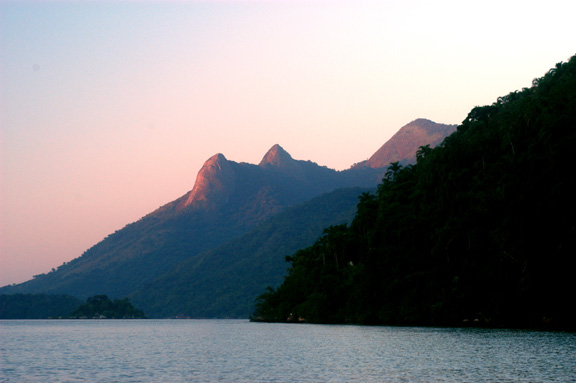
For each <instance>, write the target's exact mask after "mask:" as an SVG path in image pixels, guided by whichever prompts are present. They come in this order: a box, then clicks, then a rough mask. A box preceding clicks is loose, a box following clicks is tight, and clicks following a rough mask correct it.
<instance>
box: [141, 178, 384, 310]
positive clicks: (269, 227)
mask: <svg viewBox="0 0 576 383" xmlns="http://www.w3.org/2000/svg"><path fill="white" fill-rule="evenodd" d="M367 190H374V189H362V188H346V189H339V190H335V191H333V192H331V193H327V194H325V195H322V196H320V197H316V198H313V199H312V200H310V201H308V202H306V203H304V204H301V205H298V206H295V207H292V208H289V209H287V210H286V211H284V212H281V213H279V214H276V215H275V216H273V217H272V218H270V219H269V220H267V221H266V222H264V223H262V224H260V225H258V226H256V227H255V228H253V229H252V230H250V231H249V232H248V233H246V234H244V235H242V236H240V237H238V238H236V239H234V240H232V241H230V242H227V243H226V244H224V245H222V246H219V247H217V248H215V249H213V250H210V251H207V252H204V253H202V254H199V255H198V256H196V257H194V258H191V259H189V260H187V261H184V262H182V263H181V264H179V266H178V267H177V268H175V269H174V270H173V271H172V272H169V273H166V274H164V275H162V276H161V277H159V278H157V279H156V280H154V281H152V282H151V283H148V284H146V286H144V287H143V288H142V289H139V290H138V291H136V293H134V294H133V295H131V296H130V297H131V298H132V301H133V302H134V303H135V304H137V305H138V306H139V307H142V308H143V309H144V310H145V311H146V313H147V314H148V315H149V316H150V317H155V318H165V317H174V316H180V317H193V318H227V317H228V318H247V317H248V316H249V315H250V314H251V312H252V310H253V309H254V298H255V297H257V296H258V295H259V294H260V293H261V292H262V290H263V289H264V288H265V287H266V286H268V285H271V284H273V285H277V284H279V283H280V282H281V281H282V278H283V277H284V275H286V264H285V263H284V262H283V260H284V258H285V257H286V255H289V254H292V253H293V252H294V251H296V250H297V249H300V248H302V247H305V246H309V245H310V244H312V243H314V241H315V239H316V238H317V237H318V236H319V235H321V234H322V230H323V228H324V227H326V226H328V225H334V224H342V223H346V222H351V221H352V219H353V218H354V213H355V210H356V204H357V202H358V196H359V195H360V194H361V193H362V192H365V191H367Z"/></svg>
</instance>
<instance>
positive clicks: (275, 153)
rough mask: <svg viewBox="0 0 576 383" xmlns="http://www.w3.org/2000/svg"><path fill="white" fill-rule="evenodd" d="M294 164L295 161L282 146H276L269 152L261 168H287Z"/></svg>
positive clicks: (261, 163)
mask: <svg viewBox="0 0 576 383" xmlns="http://www.w3.org/2000/svg"><path fill="white" fill-rule="evenodd" d="M293 162H294V159H293V158H292V156H291V155H290V154H288V152H287V151H286V150H284V149H283V148H282V147H281V146H280V145H278V144H276V145H274V146H272V147H271V148H270V150H268V152H267V153H266V154H265V155H264V158H262V161H260V164H259V166H276V167H285V166H287V165H288V166H290V164H292V163H293Z"/></svg>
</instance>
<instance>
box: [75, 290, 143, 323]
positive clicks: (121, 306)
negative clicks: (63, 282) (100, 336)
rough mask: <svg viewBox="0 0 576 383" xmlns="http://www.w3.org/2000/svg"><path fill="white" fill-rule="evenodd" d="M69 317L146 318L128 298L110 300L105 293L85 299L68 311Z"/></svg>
mask: <svg viewBox="0 0 576 383" xmlns="http://www.w3.org/2000/svg"><path fill="white" fill-rule="evenodd" d="M70 317H71V318H96V319H142V318H146V315H144V312H143V311H141V310H138V309H137V308H135V307H134V306H133V305H132V303H130V299H128V298H124V299H114V301H111V300H110V299H109V298H108V297H107V296H106V295H95V296H93V297H90V298H88V299H87V300H86V303H84V304H82V305H80V306H78V307H77V308H76V309H75V310H73V311H72V312H71V313H70Z"/></svg>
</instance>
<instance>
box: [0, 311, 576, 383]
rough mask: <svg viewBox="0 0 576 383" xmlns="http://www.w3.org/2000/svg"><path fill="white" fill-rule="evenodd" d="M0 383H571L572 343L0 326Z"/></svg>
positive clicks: (560, 339)
mask: <svg viewBox="0 0 576 383" xmlns="http://www.w3.org/2000/svg"><path fill="white" fill-rule="evenodd" d="M0 382H363V383H370V382H403V383H407V382H426V383H430V382H458V383H462V382H474V383H479V382H530V383H538V382H563V383H566V382H576V334H574V333H561V332H557V333H556V332H533V331H513V330H488V329H445V328H415V327H369V326H323V325H308V324H267V323H250V322H248V321H243V320H125V321H121V320H117V321H116V320H100V321H98V320H85V321H82V320H76V321H68V320H52V321H40V320H39V321H0Z"/></svg>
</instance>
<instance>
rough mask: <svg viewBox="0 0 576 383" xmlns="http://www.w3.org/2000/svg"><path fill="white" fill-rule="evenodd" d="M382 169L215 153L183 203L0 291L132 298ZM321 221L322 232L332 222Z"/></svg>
mask: <svg viewBox="0 0 576 383" xmlns="http://www.w3.org/2000/svg"><path fill="white" fill-rule="evenodd" d="M392 160H394V158H392ZM385 170H386V168H373V167H364V168H351V169H347V170H344V171H336V170H334V169H330V168H327V167H325V166H320V165H318V164H316V163H314V162H312V161H303V160H295V159H293V158H292V156H291V155H290V154H289V153H288V152H287V151H285V150H284V149H283V148H282V147H281V146H280V145H278V144H275V145H274V146H272V147H271V148H270V149H269V150H268V151H267V152H266V154H265V155H264V156H263V158H262V160H261V161H260V163H259V164H258V165H255V164H248V163H238V162H235V161H230V160H228V159H227V158H226V157H225V156H224V155H223V154H221V153H218V154H215V155H213V156H211V157H210V158H209V159H208V160H207V161H206V162H205V163H204V165H203V166H202V168H201V169H200V171H199V172H198V174H197V177H196V180H195V183H194V186H193V188H192V189H191V190H190V191H188V192H187V193H185V194H184V195H183V196H182V197H180V198H178V199H176V200H174V201H171V202H168V203H167V204H165V205H163V206H161V207H160V208H158V209H156V210H155V211H153V212H151V213H149V214H147V215H145V216H144V217H143V218H141V219H140V220H138V221H136V222H133V223H130V224H128V225H126V226H125V227H124V228H122V229H120V230H117V231H116V232H114V233H112V234H110V235H109V236H107V237H106V238H105V239H104V240H103V241H101V242H99V243H97V244H95V245H94V246H92V247H91V248H89V249H88V250H87V251H86V252H84V253H83V254H82V255H81V256H80V257H78V258H75V259H73V260H72V261H70V262H67V263H64V264H63V265H61V266H60V267H58V268H57V269H54V271H52V272H50V273H47V274H41V275H38V276H36V277H35V278H33V279H32V280H29V281H26V282H24V283H21V284H18V285H12V286H5V287H2V288H0V293H8V294H10V293H51V294H70V295H74V296H77V297H79V298H81V299H85V298H87V297H89V296H93V295H98V294H105V295H108V296H110V297H112V298H117V297H124V296H130V295H132V294H134V293H135V292H136V291H138V290H139V289H142V288H143V287H144V286H147V285H149V284H150V283H152V281H154V280H156V279H157V278H158V277H160V276H161V275H163V274H165V273H168V272H169V271H170V270H174V269H175V268H177V267H178V265H180V264H181V263H182V262H185V261H187V262H189V261H190V260H191V259H193V258H195V257H197V256H198V255H199V254H202V253H203V252H206V251H208V250H210V249H214V248H216V247H218V246H220V245H222V244H224V243H227V242H228V241H231V240H233V239H234V238H237V237H239V236H241V235H243V234H245V233H247V232H248V231H249V230H251V229H252V228H254V227H256V226H257V225H259V224H262V223H263V222H265V221H266V220H268V219H269V218H271V217H273V216H274V215H276V214H278V213H280V212H282V211H284V210H286V209H287V208H290V207H293V206H296V205H298V204H302V203H304V202H306V201H310V200H311V199H313V198H316V197H319V196H321V195H324V194H326V193H330V192H332V191H334V190H337V189H341V188H351V187H360V188H372V187H375V186H376V185H377V184H378V182H379V181H380V180H381V179H382V176H383V174H384V172H385ZM333 209H338V207H337V206H334V207H333ZM327 217H328V216H327ZM326 219H327V220H326V221H325V222H323V223H322V225H324V226H329V225H332V224H335V223H338V222H333V221H330V219H329V218H326ZM239 288H241V287H239ZM142 308H143V309H144V310H145V311H146V307H145V306H142Z"/></svg>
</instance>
